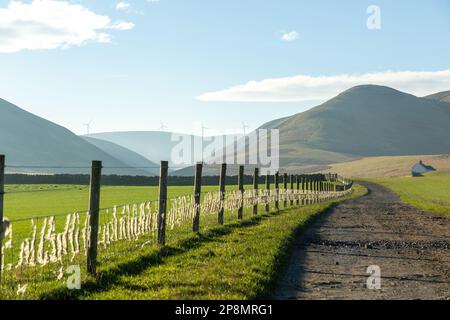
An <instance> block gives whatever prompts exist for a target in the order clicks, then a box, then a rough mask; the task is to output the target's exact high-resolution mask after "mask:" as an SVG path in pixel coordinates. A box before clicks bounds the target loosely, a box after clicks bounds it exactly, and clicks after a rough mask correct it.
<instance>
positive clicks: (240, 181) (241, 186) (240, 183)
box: [238, 166, 244, 219]
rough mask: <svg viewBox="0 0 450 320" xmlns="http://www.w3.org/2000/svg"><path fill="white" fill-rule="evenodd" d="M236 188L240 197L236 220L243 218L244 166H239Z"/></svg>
mask: <svg viewBox="0 0 450 320" xmlns="http://www.w3.org/2000/svg"><path fill="white" fill-rule="evenodd" d="M238 187H239V193H240V196H241V205H240V206H239V209H238V219H242V218H243V217H244V166H239V176H238Z"/></svg>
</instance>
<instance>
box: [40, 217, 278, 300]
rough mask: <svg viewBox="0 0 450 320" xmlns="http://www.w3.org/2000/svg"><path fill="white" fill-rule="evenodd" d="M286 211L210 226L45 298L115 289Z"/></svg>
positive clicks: (56, 291) (77, 295)
mask: <svg viewBox="0 0 450 320" xmlns="http://www.w3.org/2000/svg"><path fill="white" fill-rule="evenodd" d="M283 211H284V210H282V211H280V212H279V213H277V212H272V213H265V214H263V215H260V216H255V217H252V218H251V219H248V220H243V221H240V222H235V223H230V224H227V225H224V226H221V227H217V228H214V229H210V230H208V231H206V232H204V233H199V234H195V235H193V236H192V237H189V238H187V239H184V240H180V241H178V242H177V243H175V244H174V245H173V246H164V247H160V248H159V249H156V250H155V251H154V252H152V253H150V254H144V255H142V256H140V257H138V258H136V259H133V260H129V261H126V262H123V263H120V264H119V265H117V266H115V267H112V268H111V269H109V270H104V271H103V270H102V271H100V272H99V273H98V275H97V277H96V279H89V280H86V281H85V282H83V283H82V288H83V289H82V290H69V289H67V288H63V287H61V288H58V289H55V290H52V291H50V292H46V293H43V294H41V295H40V299H44V300H66V299H67V300H73V299H80V298H82V297H83V296H86V295H88V294H91V293H99V292H103V291H107V290H108V289H111V288H112V287H113V286H114V285H117V284H120V283H122V281H121V277H122V276H124V275H125V276H136V275H139V274H141V273H142V272H144V271H145V270H147V269H148V268H151V267H153V266H159V265H162V264H164V260H165V259H166V258H168V257H171V256H176V255H180V254H183V253H185V252H187V251H189V250H191V249H194V248H199V247H201V246H202V245H203V244H206V243H209V242H213V241H217V240H218V239H220V238H221V237H223V236H226V235H228V234H231V233H232V232H234V231H236V230H239V229H243V228H249V227H252V226H255V225H258V224H259V223H260V222H261V221H262V220H263V219H267V218H270V217H272V216H276V215H278V214H280V213H282V212H283Z"/></svg>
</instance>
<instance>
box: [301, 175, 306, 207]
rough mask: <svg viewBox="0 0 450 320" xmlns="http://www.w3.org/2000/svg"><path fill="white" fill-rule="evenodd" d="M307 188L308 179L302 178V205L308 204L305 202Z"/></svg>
mask: <svg viewBox="0 0 450 320" xmlns="http://www.w3.org/2000/svg"><path fill="white" fill-rule="evenodd" d="M305 187H306V177H305V176H302V205H304V204H305V203H306V201H305V195H304V194H305Z"/></svg>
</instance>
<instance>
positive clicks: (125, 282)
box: [39, 186, 366, 299]
mask: <svg viewBox="0 0 450 320" xmlns="http://www.w3.org/2000/svg"><path fill="white" fill-rule="evenodd" d="M365 193H366V190H365V189H364V188H363V187H360V186H355V192H354V193H353V194H352V195H351V196H348V197H346V198H343V199H340V200H338V201H328V202H324V203H321V204H316V205H310V206H303V207H300V208H290V209H286V210H281V211H280V212H279V213H277V212H272V213H265V214H261V215H259V216H258V217H250V218H248V216H247V219H245V220H244V221H241V222H238V221H230V222H229V223H227V224H225V225H224V226H223V227H214V228H209V229H206V230H205V229H204V230H203V232H201V233H200V234H199V235H194V234H192V233H185V234H183V235H179V236H178V239H176V240H175V241H173V242H171V244H170V245H169V246H167V247H164V248H159V247H156V246H149V247H143V248H140V250H139V251H134V250H128V251H127V252H126V253H124V254H123V255H121V256H120V258H118V259H115V260H109V262H108V265H105V264H102V266H101V271H100V274H99V276H98V279H97V280H96V281H94V280H93V279H89V278H88V279H86V281H85V282H84V283H83V286H82V290H79V291H68V290H66V289H64V288H62V287H60V288H54V290H50V291H47V292H45V293H41V294H40V296H39V297H40V298H45V299H62V298H64V299H257V298H266V297H268V296H269V295H270V293H271V291H272V289H273V286H274V283H275V281H276V279H277V274H278V272H279V271H280V268H281V267H282V265H283V263H284V262H285V261H286V257H288V256H289V249H290V247H291V245H292V240H293V239H295V235H296V234H297V232H299V231H301V230H303V228H304V227H306V226H307V225H308V223H310V222H311V221H313V220H314V218H316V217H317V216H318V215H320V214H321V213H322V212H324V211H325V210H326V209H328V208H329V207H330V206H332V205H333V204H334V203H336V202H339V201H343V200H344V199H348V198H350V197H359V196H362V195H364V194H365Z"/></svg>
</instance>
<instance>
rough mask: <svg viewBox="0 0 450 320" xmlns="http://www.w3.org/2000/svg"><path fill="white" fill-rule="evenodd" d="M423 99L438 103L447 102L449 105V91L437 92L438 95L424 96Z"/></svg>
mask: <svg viewBox="0 0 450 320" xmlns="http://www.w3.org/2000/svg"><path fill="white" fill-rule="evenodd" d="M425 98H428V99H433V100H438V101H441V102H448V103H450V91H442V92H438V93H435V94H431V95H429V96H426V97H425Z"/></svg>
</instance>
